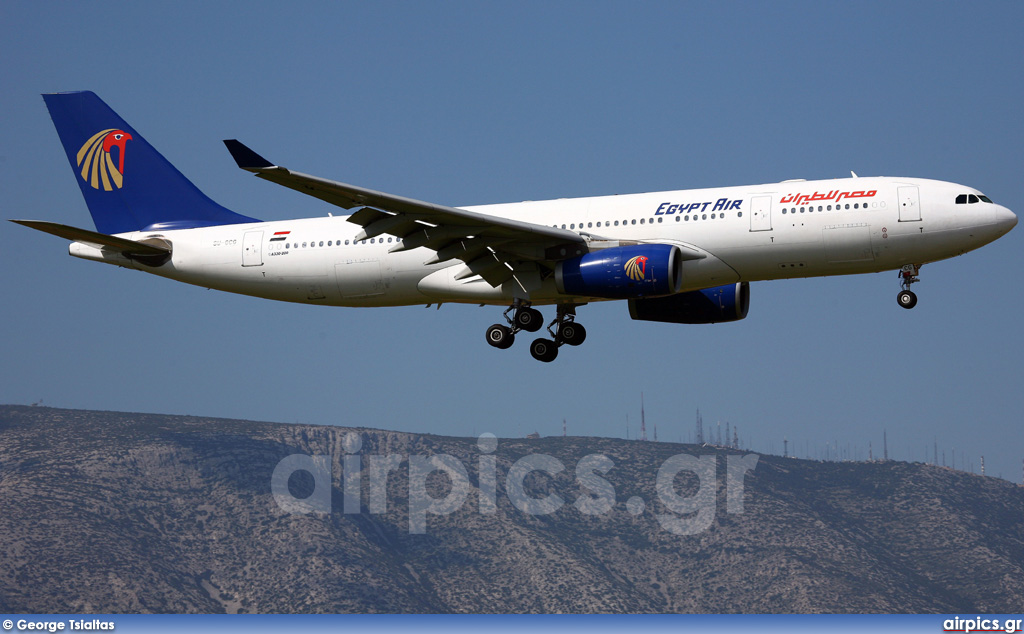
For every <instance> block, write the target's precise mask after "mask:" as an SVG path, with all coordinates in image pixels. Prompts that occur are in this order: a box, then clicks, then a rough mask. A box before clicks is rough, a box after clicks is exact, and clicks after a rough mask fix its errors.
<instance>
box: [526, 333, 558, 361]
mask: <svg viewBox="0 0 1024 634" xmlns="http://www.w3.org/2000/svg"><path fill="white" fill-rule="evenodd" d="M530 354H531V355H533V358H534V359H536V360H538V361H543V362H544V363H551V362H552V361H554V360H555V357H557V356H558V344H557V343H555V342H554V341H551V340H550V339H544V338H543V337H542V338H540V339H534V340H533V343H531V344H530Z"/></svg>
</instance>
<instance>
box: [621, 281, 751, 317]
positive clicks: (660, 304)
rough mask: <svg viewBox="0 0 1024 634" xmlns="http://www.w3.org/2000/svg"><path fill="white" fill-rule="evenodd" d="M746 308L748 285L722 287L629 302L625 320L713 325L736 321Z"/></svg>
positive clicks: (747, 303) (748, 303)
mask: <svg viewBox="0 0 1024 634" xmlns="http://www.w3.org/2000/svg"><path fill="white" fill-rule="evenodd" d="M749 308H750V284H748V283H747V282H739V283H738V284H726V285H725V286H715V287H714V288H704V289H701V290H699V291H688V292H686V293H679V294H678V295H671V296H669V297H656V298H652V299H631V300H629V316H630V317H632V318H633V319H638V320H641V321H664V322H668V323H672V324H714V323H719V322H726V321H739V320H741V319H743V318H744V317H746V316H747V310H748V309H749Z"/></svg>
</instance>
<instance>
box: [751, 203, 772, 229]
mask: <svg viewBox="0 0 1024 634" xmlns="http://www.w3.org/2000/svg"><path fill="white" fill-rule="evenodd" d="M750 230H751V231H771V230H772V197H771V196H754V197H753V198H751V199H750Z"/></svg>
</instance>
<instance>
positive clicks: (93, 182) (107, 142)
mask: <svg viewBox="0 0 1024 634" xmlns="http://www.w3.org/2000/svg"><path fill="white" fill-rule="evenodd" d="M131 139H132V135H130V134H128V133H127V132H125V131H124V130H115V129H114V128H110V129H109V130H103V131H102V132H97V133H96V134H94V135H92V137H90V138H89V140H88V141H86V142H85V145H83V146H82V149H81V150H78V167H80V168H82V180H84V181H85V182H87V183H89V185H90V186H92V188H93V189H100V187H102V188H103V190H104V191H108V192H109V191H113V190H114V187H116V188H118V189H121V185H122V184H123V181H124V178H123V177H124V144H125V143H127V142H128V141H131ZM114 147H116V148H117V150H118V152H117V155H118V162H117V165H114V161H113V159H111V158H110V150H111V148H114Z"/></svg>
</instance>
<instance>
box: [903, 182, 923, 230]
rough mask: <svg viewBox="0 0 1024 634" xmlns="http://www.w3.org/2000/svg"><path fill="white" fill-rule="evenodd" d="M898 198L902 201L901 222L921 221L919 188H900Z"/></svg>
mask: <svg viewBox="0 0 1024 634" xmlns="http://www.w3.org/2000/svg"><path fill="white" fill-rule="evenodd" d="M897 196H898V197H899V201H900V222H916V221H919V220H921V196H920V192H919V191H918V189H917V187H909V186H908V187H900V188H899V189H898V190H897Z"/></svg>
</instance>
